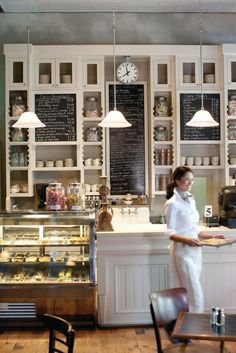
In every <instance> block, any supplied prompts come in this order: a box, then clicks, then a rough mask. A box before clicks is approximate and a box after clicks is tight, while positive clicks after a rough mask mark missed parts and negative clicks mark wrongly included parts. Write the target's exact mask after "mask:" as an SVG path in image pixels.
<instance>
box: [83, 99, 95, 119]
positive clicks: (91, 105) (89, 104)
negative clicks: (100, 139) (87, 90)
mask: <svg viewBox="0 0 236 353" xmlns="http://www.w3.org/2000/svg"><path fill="white" fill-rule="evenodd" d="M85 116H86V117H98V105H97V98H96V97H88V98H87V100H86V102H85Z"/></svg>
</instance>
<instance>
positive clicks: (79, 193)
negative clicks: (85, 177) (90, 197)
mask: <svg viewBox="0 0 236 353" xmlns="http://www.w3.org/2000/svg"><path fill="white" fill-rule="evenodd" d="M67 209H68V210H69V211H81V210H84V209H85V190H84V187H83V185H82V184H80V183H77V182H75V183H70V184H69V186H68V190H67Z"/></svg>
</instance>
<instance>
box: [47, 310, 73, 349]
mask: <svg viewBox="0 0 236 353" xmlns="http://www.w3.org/2000/svg"><path fill="white" fill-rule="evenodd" d="M43 322H44V327H46V328H48V329H49V350H48V352H49V353H73V348H74V340H75V331H74V329H73V327H72V325H71V324H70V323H69V322H68V321H66V320H64V319H62V318H61V317H58V316H54V315H50V314H44V317H43Z"/></svg>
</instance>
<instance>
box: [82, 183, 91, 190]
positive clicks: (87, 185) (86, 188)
mask: <svg viewBox="0 0 236 353" xmlns="http://www.w3.org/2000/svg"><path fill="white" fill-rule="evenodd" d="M84 188H85V192H90V190H91V186H90V184H85V185H84Z"/></svg>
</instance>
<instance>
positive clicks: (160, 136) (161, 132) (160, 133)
mask: <svg viewBox="0 0 236 353" xmlns="http://www.w3.org/2000/svg"><path fill="white" fill-rule="evenodd" d="M154 140H155V141H167V140H168V130H167V128H166V127H165V126H157V127H155V129H154Z"/></svg>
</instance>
